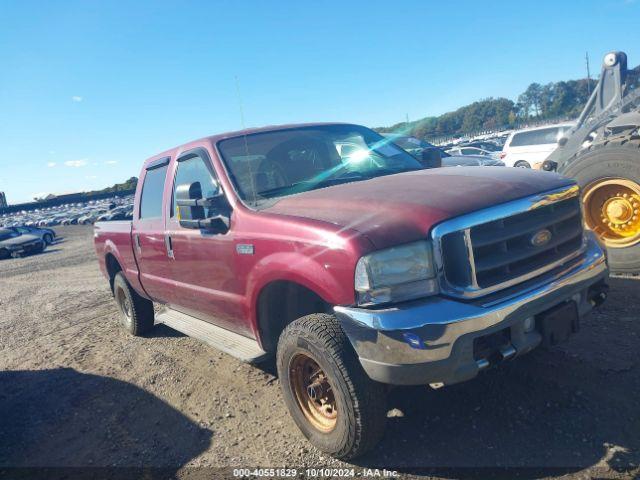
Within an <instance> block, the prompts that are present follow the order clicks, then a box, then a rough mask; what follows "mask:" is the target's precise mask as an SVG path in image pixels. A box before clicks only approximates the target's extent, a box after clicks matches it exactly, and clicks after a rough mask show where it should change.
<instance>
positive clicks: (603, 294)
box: [588, 284, 609, 308]
mask: <svg viewBox="0 0 640 480" xmlns="http://www.w3.org/2000/svg"><path fill="white" fill-rule="evenodd" d="M608 294H609V286H608V285H606V284H599V285H594V286H593V287H591V288H590V289H589V296H588V298H589V302H590V303H591V305H592V306H593V307H594V308H595V307H599V306H600V305H602V304H603V303H604V301H605V300H606V299H607V296H608Z"/></svg>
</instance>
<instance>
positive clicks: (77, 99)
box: [71, 95, 84, 103]
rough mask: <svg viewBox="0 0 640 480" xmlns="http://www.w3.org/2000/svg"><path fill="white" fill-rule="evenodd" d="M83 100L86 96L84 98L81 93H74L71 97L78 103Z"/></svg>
mask: <svg viewBox="0 0 640 480" xmlns="http://www.w3.org/2000/svg"><path fill="white" fill-rule="evenodd" d="M82 100H84V98H82V97H81V96H80V95H74V96H73V97H71V101H73V102H76V103H80V102H81V101H82Z"/></svg>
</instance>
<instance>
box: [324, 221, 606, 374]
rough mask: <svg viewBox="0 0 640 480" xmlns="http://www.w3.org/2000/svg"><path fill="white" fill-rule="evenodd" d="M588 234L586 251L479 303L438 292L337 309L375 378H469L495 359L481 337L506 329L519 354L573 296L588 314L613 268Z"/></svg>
mask: <svg viewBox="0 0 640 480" xmlns="http://www.w3.org/2000/svg"><path fill="white" fill-rule="evenodd" d="M587 235H588V236H587V242H586V250H585V252H584V254H583V255H581V256H580V257H578V258H577V259H575V260H574V261H572V262H570V263H569V264H567V265H564V266H563V267H560V268H559V269H556V270H554V271H552V272H549V273H547V274H545V275H543V276H541V277H539V278H537V279H534V280H531V281H529V282H527V283H524V284H520V285H517V286H516V287H512V288H511V289H509V290H508V291H505V292H498V293H496V294H493V295H490V296H487V297H483V298H480V299H477V300H474V301H460V300H454V299H451V298H447V297H442V296H436V297H431V298H427V299H422V300H418V301H412V302H406V303H403V304H398V305H394V306H391V307H386V308H380V309H366V308H351V307H335V313H336V315H337V317H338V319H339V320H340V323H341V325H342V328H343V329H344V331H345V333H346V334H347V336H348V337H349V340H350V341H351V344H352V345H353V347H354V349H355V351H356V353H357V354H358V357H359V359H360V363H361V364H362V367H363V368H364V370H365V371H366V373H367V374H368V375H369V377H371V378H372V379H373V380H376V381H378V382H382V383H389V384H394V385H420V384H444V385H449V384H453V383H457V382H461V381H464V380H469V379H471V378H473V377H475V376H476V375H477V374H478V372H479V371H480V370H482V369H483V368H485V367H486V366H488V365H489V364H490V363H491V361H490V360H489V359H487V358H478V353H477V352H475V353H474V342H475V341H476V340H477V339H480V337H487V336H489V335H491V334H494V333H496V332H503V333H504V332H506V333H507V335H505V338H508V341H507V342H508V343H507V344H506V345H504V346H503V347H501V348H502V349H501V350H500V351H499V352H498V353H500V354H501V356H502V357H503V358H512V357H515V356H518V355H522V354H524V353H527V352H529V351H531V350H532V349H533V348H535V347H537V346H538V345H539V344H540V342H541V341H542V336H541V334H540V333H539V332H538V331H536V330H535V329H533V330H531V329H530V328H529V329H528V328H526V326H527V323H528V322H530V319H531V318H532V317H535V316H536V315H538V314H540V313H542V312H544V311H546V310H549V309H550V308H552V307H554V306H556V305H559V304H561V303H564V302H566V301H568V300H571V301H575V302H576V305H577V309H578V314H579V316H580V317H582V316H584V315H586V314H587V313H589V312H590V311H591V310H592V308H593V304H594V301H593V297H594V296H595V295H596V294H597V293H599V292H601V291H602V289H603V286H604V282H605V281H606V278H607V275H608V271H607V265H606V260H605V255H604V252H603V251H602V249H601V248H600V246H599V245H598V243H597V242H596V240H595V237H594V236H593V235H592V234H591V233H588V234H587ZM528 319H529V320H528ZM529 325H530V323H529Z"/></svg>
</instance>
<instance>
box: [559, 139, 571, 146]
mask: <svg viewBox="0 0 640 480" xmlns="http://www.w3.org/2000/svg"><path fill="white" fill-rule="evenodd" d="M568 141H569V137H560V138H559V139H558V146H559V147H564V146H565V145H566V144H567V142H568Z"/></svg>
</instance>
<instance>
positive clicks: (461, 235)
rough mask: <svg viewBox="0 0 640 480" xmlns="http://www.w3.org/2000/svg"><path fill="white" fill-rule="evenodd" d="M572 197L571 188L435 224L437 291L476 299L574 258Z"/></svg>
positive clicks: (577, 223)
mask: <svg viewBox="0 0 640 480" xmlns="http://www.w3.org/2000/svg"><path fill="white" fill-rule="evenodd" d="M578 194H579V191H578V187H576V186H573V187H569V188H564V189H561V190H558V191H554V192H548V193H546V194H542V195H536V196H534V197H530V198H525V199H521V200H516V201H513V202H510V203H507V204H504V205H499V206H496V207H492V208H490V209H487V210H483V211H479V212H474V213H472V214H469V215H465V216H463V217H459V218H455V219H452V220H449V221H447V222H444V223H442V224H440V225H438V226H437V227H436V228H434V232H433V237H434V246H435V249H436V257H437V262H438V263H439V265H438V267H439V270H440V273H441V287H442V290H443V291H444V292H445V293H450V294H453V295H456V296H462V297H478V296H481V295H484V294H488V293H491V292H494V291H496V290H499V289H501V288H507V287H509V286H512V285H515V284H517V283H519V282H522V281H525V280H528V279H530V278H533V277H535V276H537V275H541V274H543V273H545V272H547V271H549V270H551V269H553V268H555V267H558V266H559V265H562V264H563V263H565V262H566V261H569V260H570V259H572V258H575V257H576V256H578V255H579V254H580V253H581V252H582V250H583V227H582V215H581V209H580V199H579V195H578Z"/></svg>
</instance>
